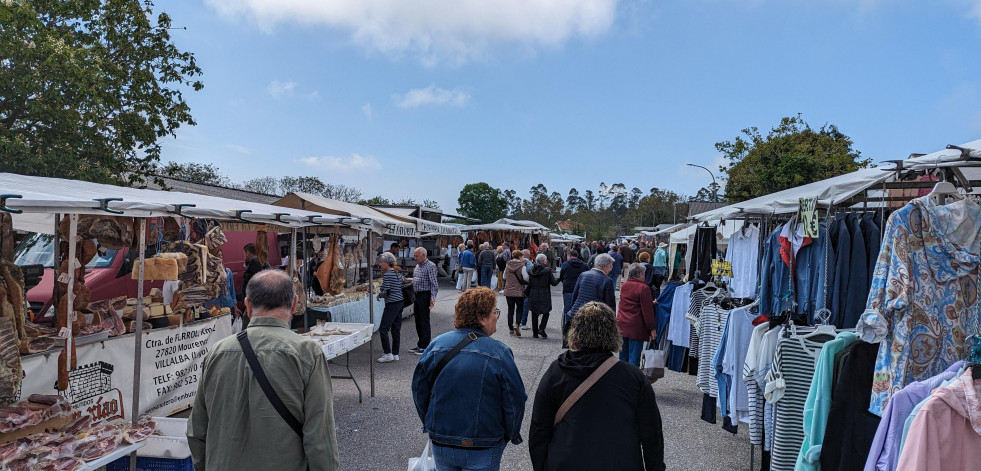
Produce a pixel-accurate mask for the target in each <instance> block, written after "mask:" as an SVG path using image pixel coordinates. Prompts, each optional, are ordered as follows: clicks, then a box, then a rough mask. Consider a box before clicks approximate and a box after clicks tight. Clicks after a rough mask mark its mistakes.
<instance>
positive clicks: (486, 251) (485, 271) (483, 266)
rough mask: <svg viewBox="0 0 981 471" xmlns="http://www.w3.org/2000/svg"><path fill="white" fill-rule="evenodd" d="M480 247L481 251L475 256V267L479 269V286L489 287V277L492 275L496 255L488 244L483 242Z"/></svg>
mask: <svg viewBox="0 0 981 471" xmlns="http://www.w3.org/2000/svg"><path fill="white" fill-rule="evenodd" d="M481 247H482V248H483V250H481V251H480V253H479V254H478V255H477V266H478V267H480V268H479V269H480V286H483V287H485V288H490V287H491V276H493V275H494V265H495V263H494V259H496V258H497V254H496V253H494V250H493V249H491V244H490V242H484V243H483V244H482V245H481Z"/></svg>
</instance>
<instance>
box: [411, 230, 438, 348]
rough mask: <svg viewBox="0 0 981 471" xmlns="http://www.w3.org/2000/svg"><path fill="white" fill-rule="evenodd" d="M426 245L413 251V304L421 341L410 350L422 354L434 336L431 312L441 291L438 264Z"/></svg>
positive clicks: (417, 331)
mask: <svg viewBox="0 0 981 471" xmlns="http://www.w3.org/2000/svg"><path fill="white" fill-rule="evenodd" d="M428 255H429V254H428V253H427V252H426V248H425V247H416V249H415V250H414V251H413V252H412V257H413V258H414V259H415V261H416V267H415V268H414V269H413V270H412V291H414V292H415V302H414V303H413V305H412V314H413V317H414V319H415V321H416V334H418V335H419V343H417V344H416V346H415V348H410V349H409V351H410V352H412V353H415V354H416V355H422V352H424V351H426V347H428V346H429V342H430V341H431V340H432V338H433V329H432V325H431V323H430V321H429V313H430V311H431V310H432V309H433V306H435V305H436V294H437V293H439V284H438V283H437V282H436V264H435V263H433V262H431V261H429V258H428Z"/></svg>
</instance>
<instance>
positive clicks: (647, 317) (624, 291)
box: [617, 263, 655, 368]
mask: <svg viewBox="0 0 981 471" xmlns="http://www.w3.org/2000/svg"><path fill="white" fill-rule="evenodd" d="M645 271H646V267H644V265H642V264H639V263H638V264H636V265H634V266H632V267H630V271H629V272H628V273H627V276H628V279H627V281H626V282H625V283H624V284H623V286H621V287H620V306H619V308H618V309H617V327H619V328H620V335H622V336H623V348H622V349H621V350H620V360H622V361H625V362H628V363H630V364H632V365H634V366H637V367H638V368H639V367H640V353H641V352H643V351H644V342H646V341H648V340H650V339H652V338H654V337H655V332H654V330H655V327H654V326H655V324H654V298H653V297H652V296H651V288H650V287H649V286H647V284H645V283H644V272H645Z"/></svg>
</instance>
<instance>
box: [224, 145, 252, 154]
mask: <svg viewBox="0 0 981 471" xmlns="http://www.w3.org/2000/svg"><path fill="white" fill-rule="evenodd" d="M225 147H227V148H229V149H231V150H233V151H235V152H238V153H239V154H244V155H251V154H252V149H249V148H248V147H245V146H239V145H235V144H225Z"/></svg>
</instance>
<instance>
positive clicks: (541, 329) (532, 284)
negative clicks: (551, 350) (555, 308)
mask: <svg viewBox="0 0 981 471" xmlns="http://www.w3.org/2000/svg"><path fill="white" fill-rule="evenodd" d="M558 284H559V279H558V278H556V277H555V276H554V275H552V268H551V267H550V266H548V257H546V256H545V254H543V253H540V254H538V256H536V257H535V266H533V267H532V268H531V270H529V272H528V300H527V301H526V302H527V303H528V310H529V311H531V331H532V337H534V338H536V339H537V338H538V337H539V336H540V337H542V338H548V335H547V334H546V333H545V325H546V324H548V315H549V313H551V312H552V286H556V285H558ZM539 316H541V319H542V322H541V324H539V323H538V318H539Z"/></svg>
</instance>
